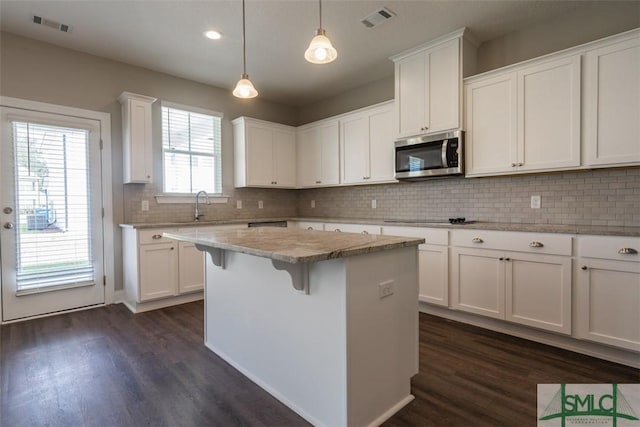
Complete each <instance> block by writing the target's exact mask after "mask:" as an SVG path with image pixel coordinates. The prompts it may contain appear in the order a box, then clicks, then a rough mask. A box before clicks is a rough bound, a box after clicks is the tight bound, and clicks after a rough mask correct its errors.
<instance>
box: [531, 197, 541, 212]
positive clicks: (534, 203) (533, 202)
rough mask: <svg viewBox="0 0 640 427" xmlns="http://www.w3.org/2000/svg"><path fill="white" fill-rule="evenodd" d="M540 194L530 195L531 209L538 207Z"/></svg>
mask: <svg viewBox="0 0 640 427" xmlns="http://www.w3.org/2000/svg"><path fill="white" fill-rule="evenodd" d="M540 204H541V203H540V196H531V209H540Z"/></svg>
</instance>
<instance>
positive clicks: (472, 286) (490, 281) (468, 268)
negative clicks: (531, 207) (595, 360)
mask: <svg viewBox="0 0 640 427" xmlns="http://www.w3.org/2000/svg"><path fill="white" fill-rule="evenodd" d="M451 244H452V245H453V247H452V249H451V257H452V267H451V299H452V301H451V307H452V308H454V309H457V310H462V311H468V312H471V313H476V314H481V315H484V316H488V317H493V318H497V319H504V320H508V321H511V322H515V323H520V324H523V325H527V326H533V327H537V328H541V329H546V330H550V331H553V332H558V333H562V334H570V333H571V277H572V275H571V245H572V238H571V237H570V236H564V235H545V234H538V233H512V232H495V231H474V230H454V231H453V232H452V242H451Z"/></svg>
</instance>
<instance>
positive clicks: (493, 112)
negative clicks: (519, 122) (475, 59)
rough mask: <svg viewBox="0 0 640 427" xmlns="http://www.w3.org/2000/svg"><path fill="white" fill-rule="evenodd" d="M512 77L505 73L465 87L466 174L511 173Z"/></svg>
mask: <svg viewBox="0 0 640 427" xmlns="http://www.w3.org/2000/svg"><path fill="white" fill-rule="evenodd" d="M516 89H517V86H516V76H515V74H514V73H508V74H504V75H499V76H495V77H491V78H488V79H484V80H479V81H474V82H473V83H469V84H467V85H466V86H465V96H466V130H467V131H466V142H465V143H466V148H465V153H466V175H467V176H478V175H493V174H496V173H506V172H512V171H513V167H512V166H511V165H512V164H513V165H514V167H515V164H516V160H517V154H516Z"/></svg>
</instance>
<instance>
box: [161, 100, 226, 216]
mask: <svg viewBox="0 0 640 427" xmlns="http://www.w3.org/2000/svg"><path fill="white" fill-rule="evenodd" d="M165 107H166V108H173V109H176V110H182V111H186V112H189V113H197V114H206V115H209V116H213V117H217V118H218V119H219V120H220V160H219V165H220V183H219V191H216V192H215V193H209V196H210V197H211V196H213V197H220V198H221V199H224V200H221V202H222V203H224V202H226V198H227V196H224V195H223V194H222V189H223V185H222V184H223V182H222V181H223V175H224V171H223V165H222V151H223V149H222V146H223V144H222V119H223V118H224V114H223V113H221V112H219V111H213V110H208V109H206V108H200V107H193V106H190V105H184V104H178V103H176V102H171V101H164V100H162V101H160V135H161V137H160V139H161V145H160V157H161V164H162V183H161V192H160V194H158V195H156V200H157V202H158V203H161V204H162V203H181V202H182V201H183V200H187V199H188V200H190V199H192V198H193V196H195V194H196V193H195V192H191V193H175V192H168V191H165V187H164V185H165V171H166V169H165V160H164V157H165V148H164V147H165V145H164V143H165V141H164V120H163V117H162V109H163V108H165ZM214 157H215V156H214ZM212 202H213V201H212ZM213 203H215V202H213Z"/></svg>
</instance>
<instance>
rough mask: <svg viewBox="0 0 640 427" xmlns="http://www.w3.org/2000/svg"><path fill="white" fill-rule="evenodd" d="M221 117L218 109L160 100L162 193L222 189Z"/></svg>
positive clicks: (213, 192) (219, 190)
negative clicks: (161, 103)
mask: <svg viewBox="0 0 640 427" xmlns="http://www.w3.org/2000/svg"><path fill="white" fill-rule="evenodd" d="M185 108H187V109H185ZM221 118H222V115H221V114H219V113H214V112H205V111H202V110H197V109H195V108H189V107H184V108H183V107H176V106H173V105H170V104H167V103H163V105H162V157H163V169H164V171H163V172H164V174H163V175H164V184H163V191H164V192H165V193H197V192H198V191H200V190H205V191H206V192H208V193H212V194H220V193H221V192H222V158H221V157H222V156H221V151H222V150H221V145H222V138H221V130H220V128H221Z"/></svg>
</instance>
